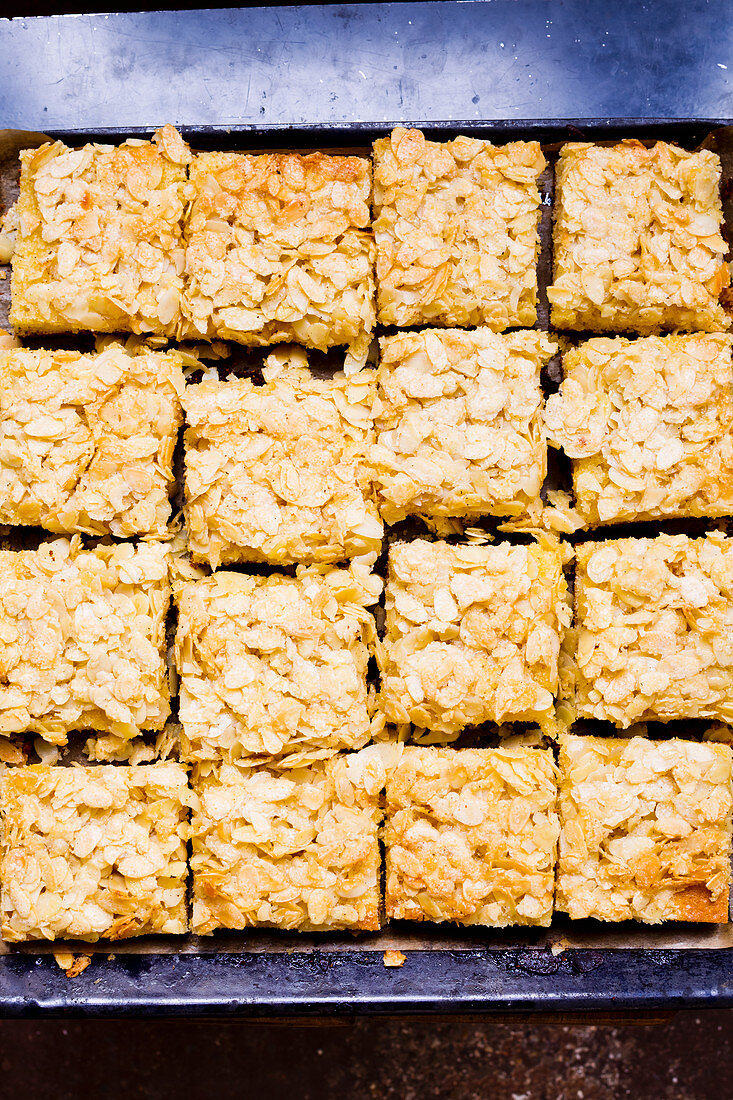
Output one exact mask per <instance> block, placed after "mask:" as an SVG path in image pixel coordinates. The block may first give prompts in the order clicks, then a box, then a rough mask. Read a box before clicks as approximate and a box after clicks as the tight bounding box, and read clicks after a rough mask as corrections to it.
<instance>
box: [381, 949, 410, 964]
mask: <svg viewBox="0 0 733 1100" xmlns="http://www.w3.org/2000/svg"><path fill="white" fill-rule="evenodd" d="M406 958H407V956H406V955H405V953H404V951H385V952H384V955H383V956H382V962H383V963H384V965H385V966H404V965H405V959H406Z"/></svg>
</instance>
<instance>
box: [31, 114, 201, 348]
mask: <svg viewBox="0 0 733 1100" xmlns="http://www.w3.org/2000/svg"><path fill="white" fill-rule="evenodd" d="M189 156H190V154H189V150H188V146H187V145H186V144H185V142H184V141H183V140H182V139H181V137H180V135H179V134H178V133H177V132H176V130H174V129H173V127H172V126H164V127H163V129H162V130H159V131H157V133H156V134H155V137H154V139H153V141H152V142H149V141H140V140H137V139H135V140H130V141H126V142H124V143H123V144H122V145H118V146H112V145H85V146H84V147H83V148H81V149H69V148H67V146H65V145H64V144H63V143H62V142H60V141H55V142H52V143H49V144H46V145H42V146H41V147H40V148H39V149H26V150H25V151H24V152H22V153H21V155H20V157H21V174H20V196H19V198H18V203H17V206H16V210H15V221H16V223H17V228H18V234H17V241H16V246H15V252H14V255H13V278H12V308H11V311H10V322H11V324H12V326H13V328H14V329H15V331H16V333H18V334H27V333H30V334H35V333H52V332H84V331H85V330H92V331H93V332H137V333H148V332H150V333H157V334H161V335H165V336H173V335H174V334H175V333H176V331H177V328H178V326H179V323H180V317H181V296H182V291H183V268H184V252H183V242H182V233H183V212H184V207H185V204H186V202H187V201H188V197H189V195H188V184H187V182H186V164H187V162H188V160H189Z"/></svg>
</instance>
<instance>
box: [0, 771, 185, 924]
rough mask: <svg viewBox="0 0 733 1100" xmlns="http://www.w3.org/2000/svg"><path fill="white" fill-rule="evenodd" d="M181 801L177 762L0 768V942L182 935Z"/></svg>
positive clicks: (182, 785) (182, 791) (181, 774)
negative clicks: (0, 840)
mask: <svg viewBox="0 0 733 1100" xmlns="http://www.w3.org/2000/svg"><path fill="white" fill-rule="evenodd" d="M189 803H190V795H189V790H188V776H187V774H186V770H185V768H183V767H181V765H180V764H174V763H161V764H142V765H138V766H133V767H115V766H113V765H106V766H100V767H93V768H80V767H69V768H66V767H48V766H46V765H43V764H35V765H31V766H30V767H17V768H6V769H5V772H4V774H3V776H2V779H0V820H1V821H2V826H3V828H2V844H1V847H0V852H1V855H0V883H1V884H2V885H1V890H0V896H1V908H2V935H3V938H4V939H5V940H8V941H9V942H10V943H17V942H19V941H21V940H38V939H45V940H56V939H75V940H91V941H94V940H98V939H110V940H121V939H125V938H127V937H129V936H142V935H144V934H146V933H150V932H162V933H166V934H167V935H171V934H176V933H183V932H185V931H186V930H187V926H188V920H187V913H186V874H187V861H186V841H187V839H188V820H187V817H188V813H187V809H186V807H187V805H188V804H189Z"/></svg>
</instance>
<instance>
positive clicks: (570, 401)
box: [545, 333, 733, 526]
mask: <svg viewBox="0 0 733 1100" xmlns="http://www.w3.org/2000/svg"><path fill="white" fill-rule="evenodd" d="M732 346H733V337H730V336H726V335H724V334H722V333H714V334H709V335H706V334H697V335H694V336H663V337H659V336H648V337H645V338H642V339H639V340H626V339H624V338H623V337H616V338H613V339H609V338H600V339H596V340H588V341H587V343H584V344H581V345H580V347H579V348H574V349H573V350H572V351H569V352H567V353H566V355H565V356H564V357H563V368H564V373H565V380H564V382H563V384H562V387H561V390H560V393H559V394H553V395H552V396H551V397H550V398H549V399H548V401H547V406H546V408H545V424H546V426H547V434H548V439H549V441H550V443H552V444H554V446H556V447H562V449H563V450H564V451H565V453H566V454H567V455H568V456H569V457H570V459H571V460H572V466H573V487H574V489H575V496H576V501H577V509H578V512H579V513H580V514H581V516H583V518H584V519H585V520H586V521H587V522H588V523H589V524H590V525H591V526H597V525H599V524H603V523H621V522H624V521H631V520H654V519H663V518H665V517H667V516H678V517H681V518H686V517H690V516H724V515H731V514H733V361H732V360H731V347H732Z"/></svg>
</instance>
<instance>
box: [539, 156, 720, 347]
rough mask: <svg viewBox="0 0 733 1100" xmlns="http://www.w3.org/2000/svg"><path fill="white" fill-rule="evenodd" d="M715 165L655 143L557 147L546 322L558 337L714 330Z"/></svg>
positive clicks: (717, 321)
mask: <svg viewBox="0 0 733 1100" xmlns="http://www.w3.org/2000/svg"><path fill="white" fill-rule="evenodd" d="M720 175H721V169H720V159H719V157H718V156H717V155H716V154H715V153H712V152H710V151H708V150H700V151H698V152H696V153H690V152H688V151H687V150H685V149H680V148H678V147H677V146H675V145H667V144H665V143H664V142H661V141H659V142H657V143H656V144H655V145H653V146H652V147H651V148H649V149H647V148H645V147H644V146H643V145H642V144H641V143H640V142H638V141H635V140H632V141H624V142H621V143H620V144H619V145H614V146H611V147H608V148H607V147H602V146H599V145H590V144H586V143H583V142H574V143H570V144H568V145H564V146H563V148H562V150H561V151H560V159H559V161H558V164H557V168H556V172H555V178H556V192H557V194H556V205H555V232H554V283H553V285H552V286H550V287H548V290H547V296H548V298H549V300H550V305H551V307H552V308H551V320H552V324H553V326H554V327H556V328H560V329H581V330H584V329H587V330H588V331H591V332H639V333H642V334H648V333H654V332H658V331H660V330H664V329H682V330H683V331H685V330H687V331H695V330H701V331H703V332H715V331H717V330H720V329H725V328H728V326H729V324H730V319H729V317H728V315H727V314H726V312H725V310H724V309H723V308H722V306H721V305H720V302H719V299H720V293H721V291H722V290H723V289H724V287H726V286H728V283H729V281H730V277H729V272H728V265H727V264H726V263H725V262H724V259H723V258H724V256H725V254H726V252H727V250H728V249H727V245H726V243H725V241H724V240H723V238H722V236H721V224H722V221H723V211H722V205H721V201H720Z"/></svg>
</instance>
